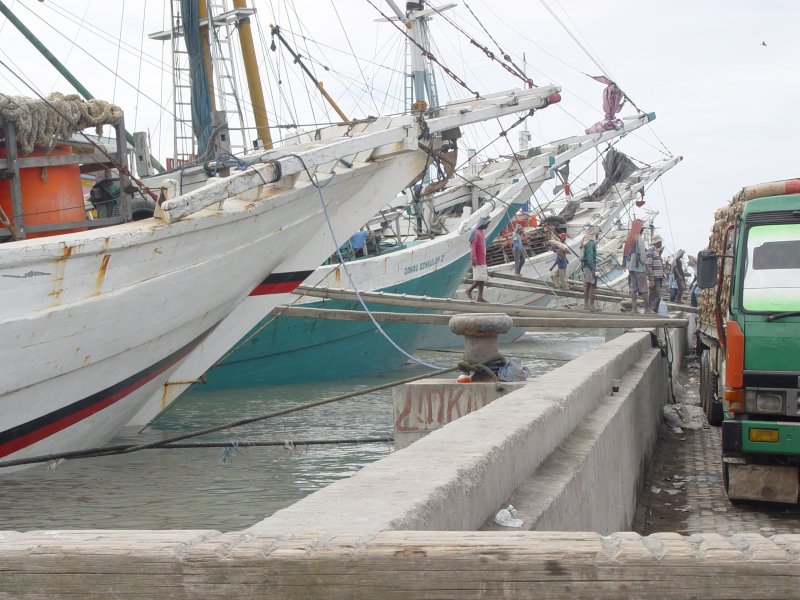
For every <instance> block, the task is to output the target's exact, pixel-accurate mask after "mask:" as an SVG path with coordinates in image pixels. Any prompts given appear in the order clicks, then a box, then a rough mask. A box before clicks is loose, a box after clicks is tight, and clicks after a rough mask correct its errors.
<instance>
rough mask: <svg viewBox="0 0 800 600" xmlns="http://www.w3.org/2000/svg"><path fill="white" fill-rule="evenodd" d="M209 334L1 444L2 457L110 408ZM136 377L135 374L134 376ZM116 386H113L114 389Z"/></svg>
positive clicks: (161, 371) (0, 452)
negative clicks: (83, 403)
mask: <svg viewBox="0 0 800 600" xmlns="http://www.w3.org/2000/svg"><path fill="white" fill-rule="evenodd" d="M206 335H208V332H206V333H204V334H203V335H201V336H200V337H198V338H197V339H196V340H194V341H193V342H192V343H190V344H188V345H187V346H185V347H184V348H182V349H181V350H180V351H178V352H176V353H174V354H173V355H172V356H169V357H167V358H166V359H164V361H163V363H161V364H159V365H158V366H157V367H156V368H148V369H145V370H144V371H141V372H140V375H141V377H140V378H138V379H135V380H134V381H132V382H131V383H129V384H128V385H126V386H125V387H122V388H120V389H117V390H114V391H113V392H112V393H110V394H109V395H108V396H106V397H105V398H102V399H101V400H98V401H97V402H93V403H92V404H91V405H89V406H86V407H84V408H80V409H78V410H76V411H75V412H72V413H70V414H68V415H65V416H63V417H61V418H60V419H57V420H55V421H53V422H51V423H47V424H46V425H42V426H41V427H39V428H37V429H36V430H35V431H31V432H30V433H26V434H23V435H20V436H19V437H16V438H14V439H12V440H9V441H8V442H6V443H4V444H0V457H5V456H8V455H9V454H13V453H14V452H17V451H19V450H22V449H23V448H27V447H28V446H31V445H33V444H35V443H37V442H40V441H42V440H43V439H45V438H48V437H50V436H51V435H55V434H56V433H59V432H60V431H62V430H64V429H67V428H68V427H71V426H72V425H75V424H76V423H78V422H80V421H82V420H84V419H86V418H88V417H91V416H92V415H94V414H96V413H98V412H100V411H101V410H103V409H105V408H108V407H109V406H111V405H112V404H116V403H117V402H119V401H120V400H122V399H123V398H125V397H126V396H128V395H130V394H131V393H132V392H134V391H136V390H137V389H139V388H140V387H142V386H143V385H145V384H146V383H148V382H149V381H152V380H153V379H155V378H156V377H158V376H159V375H160V374H161V373H163V372H164V371H166V370H167V369H169V368H170V367H171V366H173V365H174V364H175V363H177V362H178V361H179V360H180V359H181V358H183V357H184V356H186V355H187V354H188V353H189V352H190V351H191V350H193V349H194V347H195V346H197V344H199V343H200V341H202V339H203V338H205V337H206ZM134 378H135V376H134ZM114 387H116V386H112V388H107V389H113V388H114Z"/></svg>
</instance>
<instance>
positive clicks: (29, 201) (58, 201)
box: [0, 146, 86, 238]
mask: <svg viewBox="0 0 800 600" xmlns="http://www.w3.org/2000/svg"><path fill="white" fill-rule="evenodd" d="M65 154H72V147H70V146H56V147H55V148H53V149H52V150H49V151H48V150H35V151H34V152H31V153H30V154H26V155H24V156H22V155H20V158H30V157H34V156H63V155H65ZM5 156H6V149H5V148H0V157H2V158H5ZM19 185H20V188H21V190H22V213H23V215H24V217H25V227H26V228H28V227H30V226H32V225H46V224H51V223H70V222H72V221H85V220H86V210H85V209H84V205H83V188H82V186H81V170H80V167H79V166H78V165H77V164H73V165H58V166H50V167H26V168H24V169H20V170H19ZM0 206H2V207H3V211H5V213H6V215H8V218H9V219H10V220H11V222H12V223H13V221H14V215H13V210H12V208H11V183H10V182H9V181H8V180H2V181H0ZM85 230H86V227H79V228H73V229H58V230H56V231H44V232H41V233H29V234H28V233H26V237H28V238H36V237H45V236H48V235H58V234H61V233H69V232H72V231H85Z"/></svg>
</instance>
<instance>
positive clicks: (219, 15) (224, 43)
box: [208, 2, 255, 154]
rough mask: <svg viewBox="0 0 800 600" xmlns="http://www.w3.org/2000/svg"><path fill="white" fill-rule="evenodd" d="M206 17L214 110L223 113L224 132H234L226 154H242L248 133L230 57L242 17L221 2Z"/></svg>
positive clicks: (213, 5)
mask: <svg viewBox="0 0 800 600" xmlns="http://www.w3.org/2000/svg"><path fill="white" fill-rule="evenodd" d="M208 15H209V18H210V20H211V23H212V24H213V26H212V27H209V38H210V40H209V42H210V45H211V58H212V61H213V64H214V77H215V79H216V98H217V110H218V111H223V112H224V113H225V118H226V120H227V123H228V131H229V132H236V135H235V136H232V137H230V138H229V140H230V141H229V144H228V145H229V150H228V151H229V152H231V153H233V154H243V153H244V152H245V151H246V150H247V149H248V147H249V144H248V139H249V136H248V130H249V129H248V126H247V123H246V121H245V117H244V114H245V111H244V110H243V106H242V100H241V95H240V93H239V85H238V83H237V82H238V81H240V80H241V78H240V76H239V73H238V71H237V67H236V61H235V60H234V59H233V57H234V56H235V55H236V54H235V51H236V47H235V45H234V34H235V33H236V27H237V25H238V23H239V20H240V19H241V18H244V17H243V16H242V15H240V14H239V12H238V11H229V10H228V8H227V5H226V3H225V2H218V3H215V4H209V5H208ZM253 135H255V134H253Z"/></svg>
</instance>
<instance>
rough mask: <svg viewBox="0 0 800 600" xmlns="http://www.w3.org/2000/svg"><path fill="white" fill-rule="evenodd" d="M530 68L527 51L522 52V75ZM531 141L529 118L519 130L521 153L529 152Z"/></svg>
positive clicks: (525, 75)
mask: <svg viewBox="0 0 800 600" xmlns="http://www.w3.org/2000/svg"><path fill="white" fill-rule="evenodd" d="M527 70H528V63H527V61H526V59H525V53H524V52H523V53H522V75H523V76H524V77H528V75H527V73H526V71H527ZM530 141H531V132H530V131H528V118H527V117H525V120H524V121H523V122H522V129H520V131H519V151H520V153H521V154H527V153H528V147H529V143H530Z"/></svg>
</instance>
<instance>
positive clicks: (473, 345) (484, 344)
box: [449, 313, 514, 381]
mask: <svg viewBox="0 0 800 600" xmlns="http://www.w3.org/2000/svg"><path fill="white" fill-rule="evenodd" d="M513 325H514V321H513V320H512V319H511V317H509V316H508V315H505V314H503V313H466V314H463V315H456V316H454V317H453V318H451V319H450V323H449V326H450V331H452V332H453V333H455V334H456V335H463V336H464V360H465V361H466V362H468V363H471V364H477V363H480V364H486V363H490V362H492V361H495V360H498V359H501V358H503V357H502V356H501V355H500V350H499V349H498V347H497V336H499V335H501V334H503V333H506V332H507V331H509V330H510V329H511V327H512V326H513ZM481 375H483V374H481V373H476V374H475V379H476V380H484V381H485V380H487V379H488V377H486V376H485V375H483V376H481Z"/></svg>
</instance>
